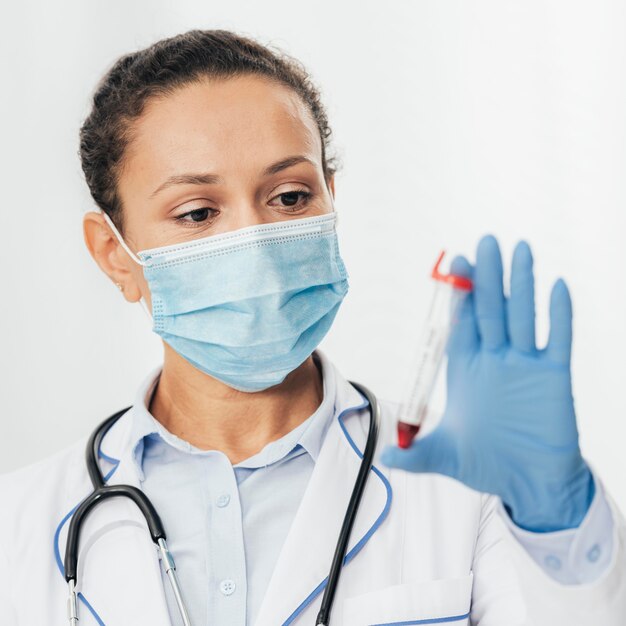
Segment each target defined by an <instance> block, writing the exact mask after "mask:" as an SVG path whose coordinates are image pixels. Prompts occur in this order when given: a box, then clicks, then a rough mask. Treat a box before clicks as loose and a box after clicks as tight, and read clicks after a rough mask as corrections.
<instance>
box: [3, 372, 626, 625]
mask: <svg viewBox="0 0 626 626" xmlns="http://www.w3.org/2000/svg"><path fill="white" fill-rule="evenodd" d="M336 376H337V402H336V410H337V415H336V416H335V419H333V422H332V425H331V427H330V428H329V430H328V434H327V436H326V439H325V441H324V443H323V447H322V450H321V452H320V456H319V458H318V460H317V463H316V465H315V468H314V471H313V474H312V476H311V479H310V482H309V485H308V487H307V490H306V492H305V494H304V497H303V500H302V503H301V506H300V508H299V510H298V512H297V514H296V517H295V520H294V522H293V525H292V527H291V530H290V532H289V535H288V537H287V539H286V543H285V545H284V547H283V549H282V552H281V554H280V557H279V560H278V563H277V565H276V568H275V571H274V574H273V577H272V579H271V580H270V582H269V586H268V590H267V593H266V596H265V599H264V602H263V605H262V607H261V609H260V612H259V615H258V619H257V621H256V624H255V626H281V625H287V624H294V625H296V626H297V625H307V626H312V625H313V624H314V623H315V616H316V614H317V611H318V608H319V604H320V602H321V596H322V591H323V584H324V580H325V578H326V576H327V573H328V569H329V566H330V562H331V558H332V554H333V552H334V549H335V544H336V541H337V535H338V532H339V528H340V526H341V522H342V519H343V516H344V513H345V510H346V505H347V502H348V499H349V497H350V493H351V490H352V486H353V483H354V479H355V477H356V474H357V471H358V469H359V463H360V457H359V455H358V454H357V449H358V450H363V449H364V446H365V440H366V435H367V429H368V420H369V413H368V411H367V410H366V409H361V410H358V411H346V410H345V409H347V408H349V407H355V406H358V405H362V404H363V398H362V397H361V396H360V394H359V393H358V392H357V391H356V390H355V389H354V387H352V386H351V385H350V384H349V383H348V382H347V381H346V379H345V378H343V377H342V376H341V374H339V373H338V372H336ZM380 406H381V411H382V419H383V424H382V431H381V434H380V440H379V446H378V453H380V451H381V450H382V448H383V447H384V445H385V444H386V443H389V442H392V441H393V440H394V437H395V428H394V424H393V419H392V411H391V406H390V405H389V404H388V403H386V402H381V404H380ZM342 412H343V416H342V415H341V413H342ZM130 416H131V413H130V412H129V413H127V414H125V416H123V417H122V418H121V419H120V420H119V421H118V422H117V423H116V424H115V425H114V426H113V428H112V429H111V430H110V431H109V433H108V434H107V436H106V437H105V440H104V442H103V445H102V451H103V452H104V453H105V454H106V455H107V456H108V457H113V459H119V464H118V466H117V469H116V470H115V471H114V472H113V474H112V476H111V478H110V479H109V484H115V483H128V484H134V485H136V486H139V483H138V481H137V478H136V475H135V472H134V471H133V467H132V462H131V455H130V452H131V451H130V446H129V441H128V433H129V425H130ZM84 446H85V439H83V440H80V441H79V442H77V443H76V444H75V445H73V446H71V447H69V448H68V449H66V450H64V451H62V452H60V453H58V454H56V455H55V456H53V457H50V458H48V459H45V460H44V461H41V462H39V463H37V464H35V465H31V466H29V467H26V468H23V469H21V470H18V471H16V472H12V473H10V474H7V475H4V476H2V477H0V502H1V503H2V504H1V507H2V510H1V515H0V624H2V625H5V624H6V625H7V626H8V625H9V624H10V625H11V626H65V625H66V624H67V616H66V615H67V613H66V597H67V587H66V584H65V580H64V578H63V576H62V574H61V571H60V568H59V564H58V562H57V557H58V556H59V555H60V556H61V558H63V555H64V548H65V537H66V534H67V527H68V524H67V521H66V518H67V517H68V516H69V513H70V512H71V510H72V509H73V507H75V506H76V505H77V504H78V502H79V501H80V500H81V499H82V498H83V497H85V496H86V495H87V494H88V493H89V492H90V491H91V485H90V482H89V478H88V475H87V472H86V469H85V463H84ZM102 466H103V469H104V470H105V471H107V470H111V469H112V468H113V467H114V465H113V464H112V463H111V462H108V461H106V460H103V462H102ZM375 467H376V469H375V470H374V471H373V473H372V474H371V476H370V478H369V481H368V484H367V487H366V491H365V494H364V496H363V500H362V504H361V508H360V510H359V514H358V517H357V520H356V524H355V527H354V530H353V533H352V536H351V540H350V543H349V558H350V560H349V562H348V563H347V565H345V567H344V570H343V574H342V576H341V580H340V584H339V588H338V592H337V597H336V600H335V604H334V609H333V613H332V619H331V623H332V624H333V626H342V625H343V626H362V625H396V626H401V625H405V624H420V623H447V622H449V623H451V624H453V626H462V625H467V624H477V625H480V626H518V625H524V626H530V625H533V626H561V625H562V626H600V625H601V626H623V625H624V624H626V551H625V550H626V548H625V543H626V523H625V521H624V519H623V517H622V516H621V514H620V513H619V511H618V510H617V508H616V507H615V505H614V503H613V502H612V501H611V500H610V498H609V502H610V504H611V509H612V512H613V516H614V520H615V524H614V541H613V548H614V550H613V559H612V562H611V564H610V566H609V568H608V571H606V573H605V574H604V575H603V576H602V577H601V578H600V579H599V580H596V581H595V582H593V583H590V584H579V585H573V586H565V585H561V584H560V583H557V582H556V581H554V580H553V579H551V578H550V577H549V576H548V575H547V574H546V573H545V572H544V571H543V570H542V569H541V568H540V567H539V566H538V565H537V564H536V563H535V562H534V561H533V560H532V559H531V558H530V557H529V555H528V554H527V553H526V552H525V550H524V549H523V548H522V546H521V545H520V544H519V543H518V542H517V541H516V539H515V538H514V537H513V535H512V534H511V532H510V531H509V530H508V528H507V526H506V525H505V524H504V522H503V520H502V518H501V514H502V509H501V508H500V506H499V501H498V500H497V499H496V498H495V497H493V496H488V495H485V494H480V493H478V492H475V491H472V490H470V489H468V488H466V487H465V486H463V485H462V484H461V483H459V482H457V481H454V480H452V479H449V478H447V477H443V476H437V475H432V474H431V475H414V474H409V473H405V472H403V471H400V470H390V469H388V468H386V467H385V466H383V465H382V464H381V463H380V462H379V461H375ZM64 520H65V521H64ZM267 523H268V524H271V523H272V522H271V520H268V521H267ZM174 556H175V555H174ZM78 562H79V571H78V574H79V586H78V589H79V591H81V593H82V594H83V596H84V598H85V600H86V601H87V602H88V603H89V605H90V606H91V607H92V608H93V610H94V612H95V613H96V614H97V615H99V619H100V621H97V620H96V618H94V617H93V614H92V613H91V611H90V610H89V609H88V607H87V605H86V604H85V603H84V602H82V601H81V602H80V603H79V609H80V613H81V620H80V626H95V625H96V624H106V626H144V625H145V626H169V624H170V621H169V617H168V610H167V606H166V601H165V595H164V590H163V586H162V578H161V574H160V569H159V568H160V564H159V560H158V557H157V552H156V549H155V547H154V545H153V544H152V542H151V540H150V537H149V534H148V532H147V530H146V527H145V522H144V520H143V517H142V516H141V514H140V513H139V512H138V511H137V510H136V508H135V506H134V505H133V504H132V503H131V502H129V501H128V500H127V499H112V500H110V501H108V502H107V503H105V504H102V505H100V506H99V507H97V508H96V509H95V510H94V511H93V513H92V514H91V515H90V516H89V517H88V519H87V522H86V524H85V527H84V529H83V531H82V535H81V540H80V552H79V561H78ZM183 593H184V590H183ZM468 614H470V615H469V617H463V616H466V615H468ZM420 620H424V621H420ZM194 626H205V625H194ZM212 626H213V625H212ZM216 626H237V625H234V624H233V625H230V624H229V625H216Z"/></svg>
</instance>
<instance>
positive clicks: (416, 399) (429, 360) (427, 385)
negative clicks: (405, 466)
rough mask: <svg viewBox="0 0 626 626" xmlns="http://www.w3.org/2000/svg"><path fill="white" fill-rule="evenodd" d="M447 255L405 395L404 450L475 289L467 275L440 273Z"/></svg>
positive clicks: (400, 433)
mask: <svg viewBox="0 0 626 626" xmlns="http://www.w3.org/2000/svg"><path fill="white" fill-rule="evenodd" d="M444 254H445V250H444V251H442V252H441V254H440V255H439V258H438V259H437V262H436V263H435V267H434V268H433V270H432V273H431V276H432V278H433V279H434V280H435V285H434V292H433V297H432V301H431V304H430V309H429V312H428V317H427V319H426V325H425V328H424V331H423V334H422V338H421V342H420V345H419V349H418V351H417V353H416V355H415V360H414V362H413V366H412V367H411V368H410V370H409V376H408V378H407V381H406V386H405V392H404V396H403V398H402V402H401V404H400V408H399V410H398V446H399V447H400V448H408V447H410V445H411V443H412V442H413V439H414V438H415V437H416V435H417V433H418V432H419V429H420V426H421V424H422V421H423V420H424V417H425V416H426V412H427V409H428V402H429V400H430V396H431V394H432V391H433V388H434V386H435V382H436V380H437V374H438V373H439V369H440V367H441V362H442V361H443V357H444V354H445V349H446V344H447V342H448V338H449V336H450V331H451V328H452V324H453V323H454V322H455V319H456V315H457V311H458V308H459V305H460V304H461V302H462V301H463V299H464V298H465V296H466V295H467V294H468V293H469V292H470V291H471V290H472V287H473V285H472V281H471V280H470V279H469V278H467V277H465V276H457V275H455V274H442V273H441V272H440V271H439V267H440V265H441V261H442V259H443V256H444Z"/></svg>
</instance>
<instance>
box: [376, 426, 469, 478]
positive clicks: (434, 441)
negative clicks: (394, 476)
mask: <svg viewBox="0 0 626 626" xmlns="http://www.w3.org/2000/svg"><path fill="white" fill-rule="evenodd" d="M380 460H381V461H382V463H383V464H384V465H386V466H387V467H397V468H399V469H403V470H407V471H409V472H417V473H424V474H426V473H435V474H445V475H446V476H452V477H455V475H456V466H457V463H456V454H455V451H454V446H453V445H451V441H450V439H449V437H448V436H447V435H446V434H445V433H444V431H442V430H441V429H440V428H436V429H435V430H434V431H433V432H431V433H429V434H428V435H426V436H425V437H421V438H419V439H415V441H413V443H412V444H411V447H410V448H407V449H406V450H404V449H402V448H399V447H398V446H387V447H386V448H385V449H384V450H383V451H382V454H381V457H380Z"/></svg>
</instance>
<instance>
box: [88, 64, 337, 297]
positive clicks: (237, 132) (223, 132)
mask: <svg viewBox="0 0 626 626" xmlns="http://www.w3.org/2000/svg"><path fill="white" fill-rule="evenodd" d="M118 193H119V194H120V197H121V199H122V203H123V206H124V216H123V222H124V239H125V241H126V243H127V244H128V246H129V247H130V248H131V249H132V250H133V251H134V252H138V251H140V250H146V249H148V248H155V247H159V246H165V245H170V244H175V243H181V242H185V241H189V240H191V239H196V238H200V237H207V236H209V235H216V234H219V233H224V232H227V231H231V230H234V229H238V228H243V227H245V226H250V225H254V224H262V223H268V222H276V221H281V220H288V219H295V218H301V217H308V216H313V215H320V214H323V213H328V212H332V211H333V210H334V207H333V197H334V181H333V180H330V181H329V184H328V185H327V184H326V181H325V179H324V175H323V170H322V143H321V138H320V136H319V130H318V129H317V126H316V124H315V121H314V120H313V118H312V116H311V114H310V113H309V111H308V110H307V108H306V106H305V105H304V103H303V102H302V101H301V100H300V98H299V97H298V96H297V94H295V93H294V92H293V91H291V90H290V89H289V88H287V87H284V86H282V85H278V84H276V83H272V82H270V81H268V80H267V79H263V78H260V77H255V76H243V77H238V78H234V79H228V80H219V81H208V80H203V81H202V82H199V83H196V84H192V85H188V86H185V87H183V88H181V89H179V90H178V91H177V92H176V93H174V94H172V95H169V96H167V97H164V98H159V99H153V100H151V101H150V102H149V103H148V105H147V107H146V109H145V111H144V113H143V114H142V116H141V118H139V119H138V120H137V121H136V122H135V123H134V125H133V128H132V139H131V141H130V143H129V146H128V149H127V151H126V154H125V158H124V165H123V168H122V171H121V173H120V176H119V180H118ZM84 232H85V240H86V243H87V246H88V248H89V250H90V252H91V254H92V255H93V256H94V258H95V260H96V261H97V262H98V264H99V265H100V267H101V268H102V269H103V271H105V272H106V273H107V274H108V275H109V277H110V278H111V279H112V280H113V281H114V282H115V283H118V284H121V285H122V286H123V292H124V295H125V297H126V299H127V300H129V301H132V302H135V301H137V300H138V299H139V298H140V297H141V296H142V295H143V296H144V298H145V299H146V300H147V301H148V303H149V302H150V293H149V290H148V287H147V284H146V282H145V279H144V277H143V272H142V268H141V267H140V266H139V265H137V264H136V263H135V262H134V261H133V260H132V259H131V258H130V257H129V255H128V254H127V253H126V252H125V251H124V250H123V248H122V247H121V246H120V245H119V243H118V241H117V239H116V238H115V236H114V235H113V233H112V231H111V230H110V229H109V227H108V225H107V224H106V222H105V221H104V219H103V217H102V216H101V215H100V214H99V213H88V214H87V215H86V216H85V222H84Z"/></svg>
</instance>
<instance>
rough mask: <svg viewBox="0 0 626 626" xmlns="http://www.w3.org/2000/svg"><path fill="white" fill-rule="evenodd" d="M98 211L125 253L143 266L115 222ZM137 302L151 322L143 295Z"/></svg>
mask: <svg viewBox="0 0 626 626" xmlns="http://www.w3.org/2000/svg"><path fill="white" fill-rule="evenodd" d="M98 210H99V211H100V213H101V214H102V217H104V220H105V221H106V223H107V224H108V225H109V227H110V228H111V230H112V231H113V234H114V235H115V238H116V239H117V240H118V241H119V243H120V245H121V246H122V248H124V250H125V251H126V253H127V254H128V256H129V257H130V258H131V259H132V260H133V261H135V263H138V264H139V265H142V266H144V265H145V264H146V263H145V261H142V260H141V259H140V258H139V257H138V256H137V255H136V254H135V253H134V252H133V251H132V250H131V249H130V248H129V247H128V246H127V245H126V242H125V241H124V238H123V237H122V235H120V232H119V231H118V230H117V228H116V227H115V224H114V223H113V221H112V220H111V218H110V217H109V216H108V215H107V214H106V213H105V212H104V211H103V210H102V209H100V208H99V209H98ZM139 304H140V306H141V308H142V310H143V312H144V313H145V314H146V315H147V317H148V319H149V320H150V322H153V321H154V320H153V319H152V313H150V310H149V309H148V305H147V304H146V301H145V299H144V297H143V296H141V298H139Z"/></svg>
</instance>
